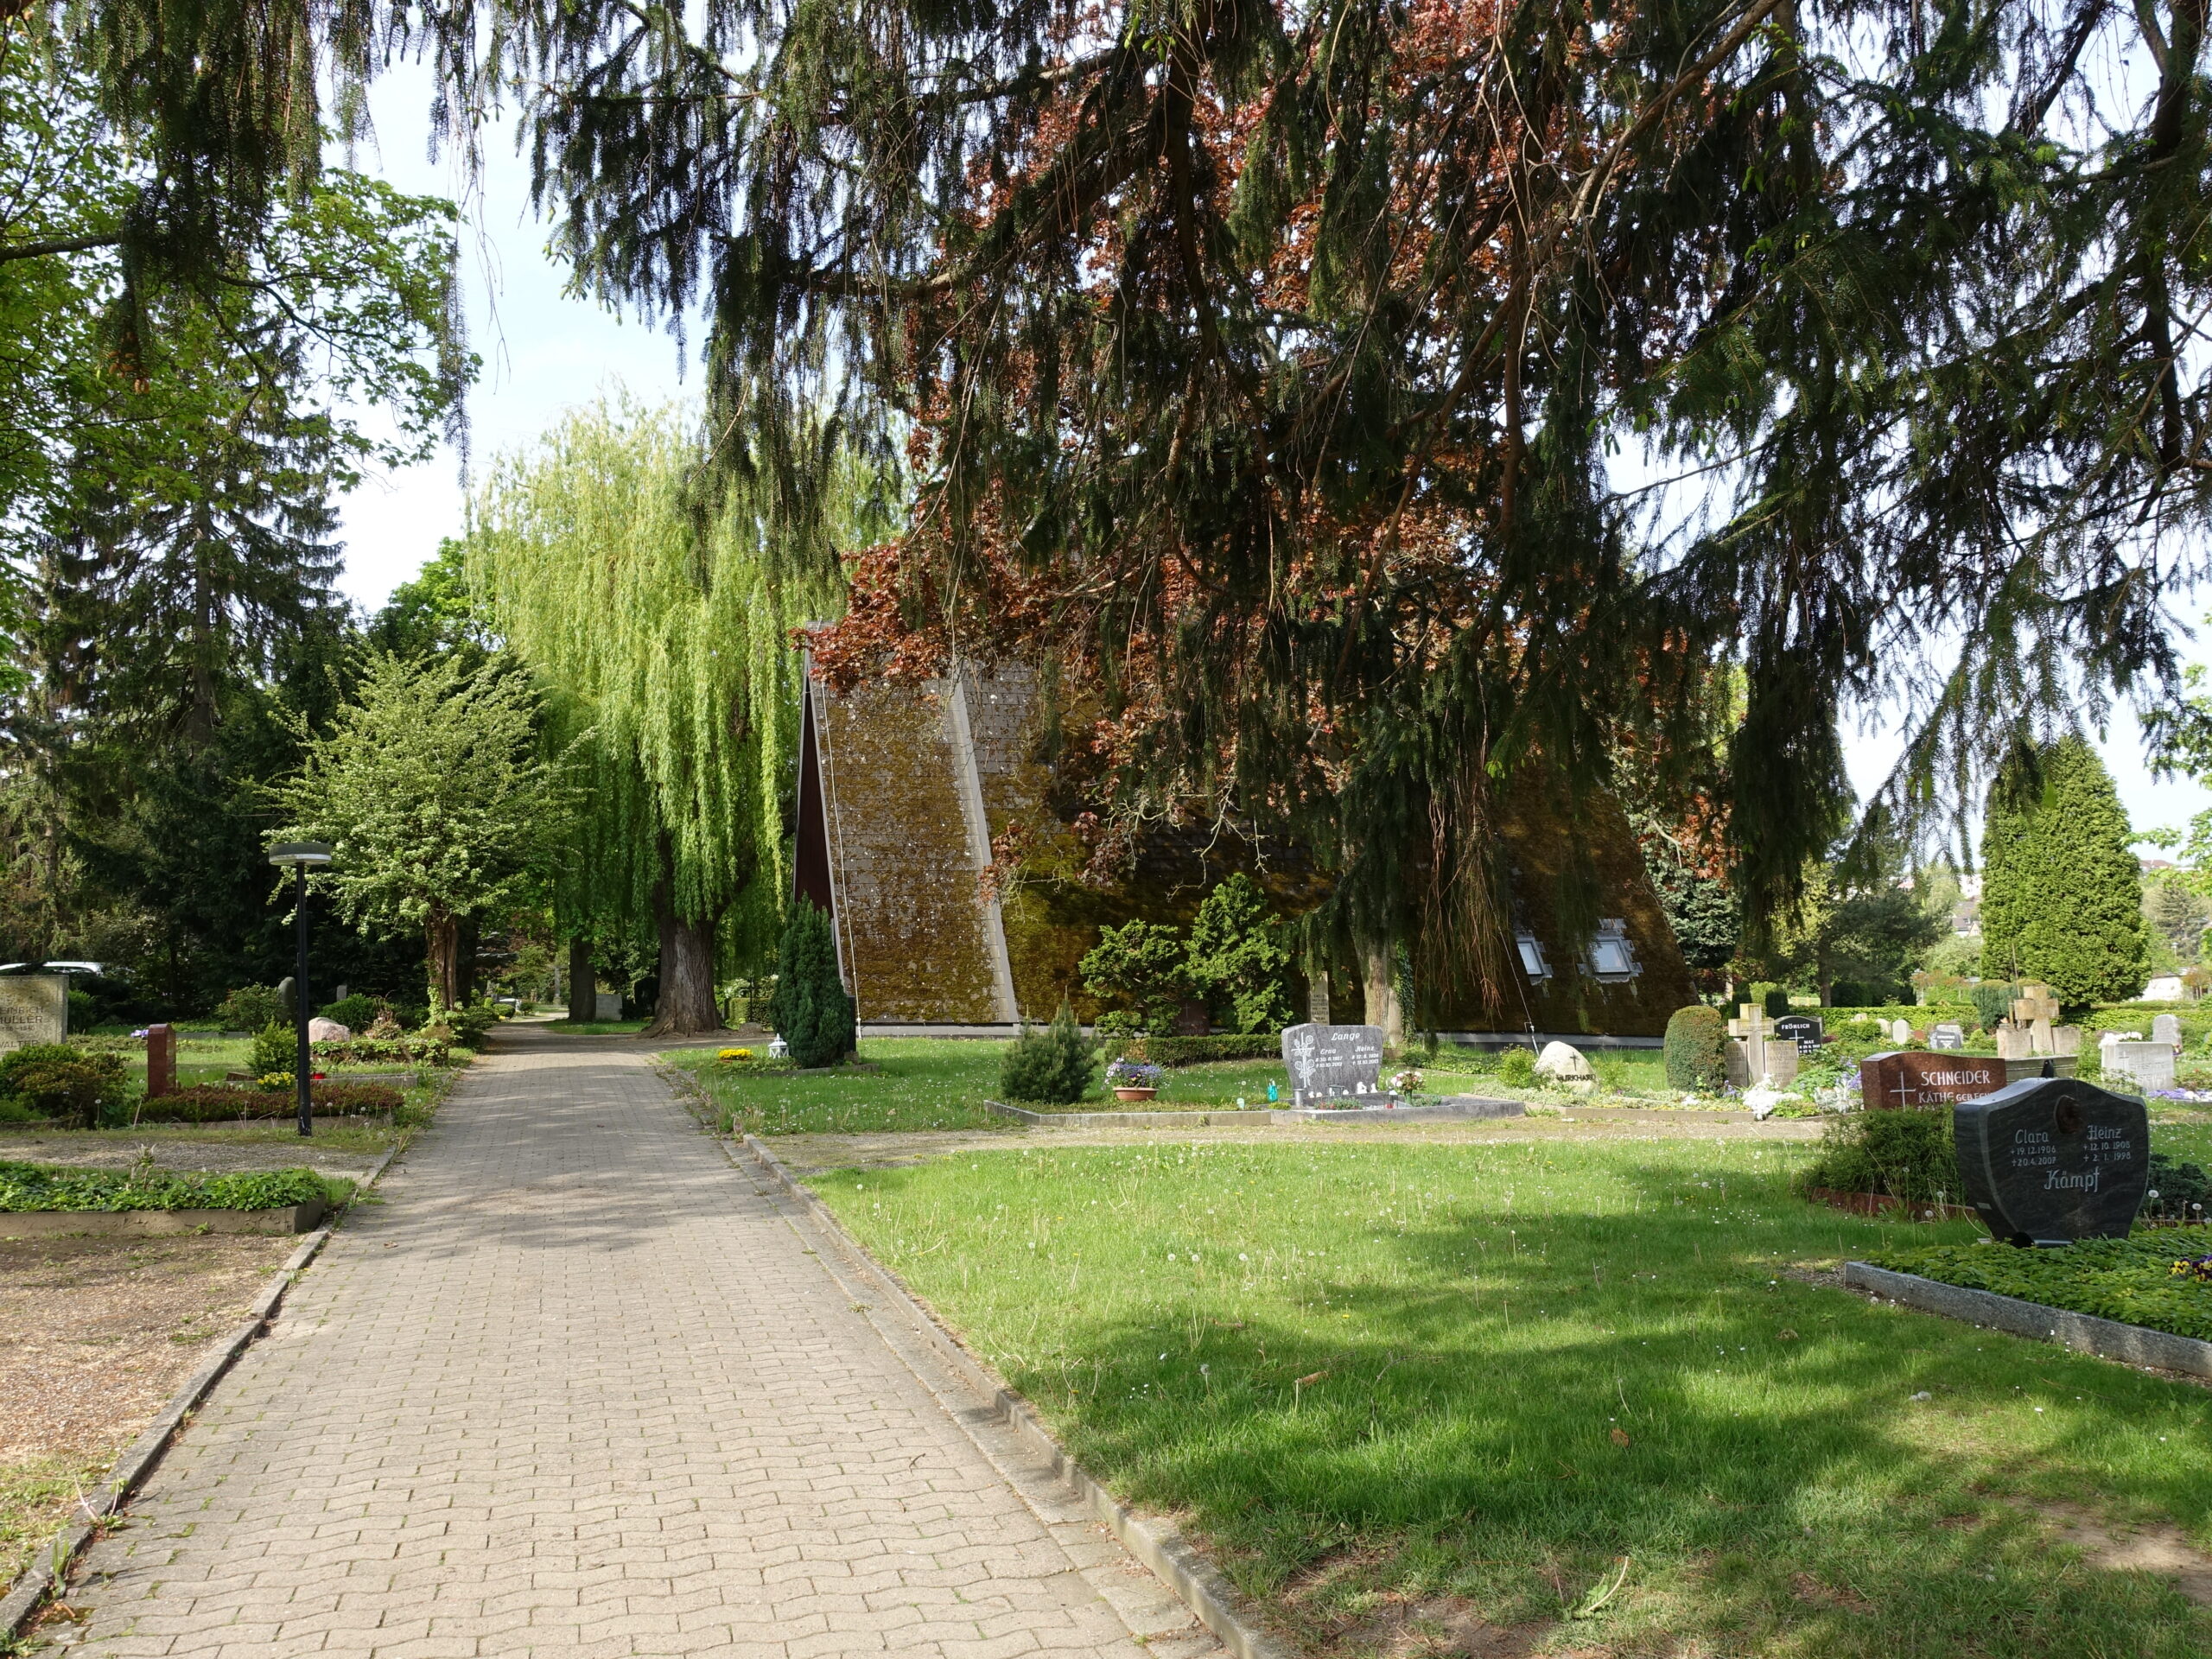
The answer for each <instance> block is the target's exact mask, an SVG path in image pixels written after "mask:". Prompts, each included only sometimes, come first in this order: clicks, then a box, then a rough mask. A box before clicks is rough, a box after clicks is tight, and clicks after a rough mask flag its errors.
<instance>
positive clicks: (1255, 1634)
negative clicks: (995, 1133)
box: [743, 1113, 1296, 1659]
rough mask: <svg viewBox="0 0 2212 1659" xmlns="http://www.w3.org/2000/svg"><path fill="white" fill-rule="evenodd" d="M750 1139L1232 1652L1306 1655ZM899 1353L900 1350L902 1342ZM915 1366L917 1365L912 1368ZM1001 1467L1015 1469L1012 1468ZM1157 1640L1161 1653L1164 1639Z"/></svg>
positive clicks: (1005, 1417)
mask: <svg viewBox="0 0 2212 1659" xmlns="http://www.w3.org/2000/svg"><path fill="white" fill-rule="evenodd" d="M1085 1116H1102V1117H1122V1116H1144V1117H1146V1118H1151V1117H1153V1116H1157V1115H1156V1114H1153V1113H1144V1114H1141V1115H1140V1114H1134V1113H1098V1114H1086V1115H1085ZM1236 1116H1240V1117H1249V1116H1252V1114H1249V1113H1239V1114H1236ZM743 1145H744V1147H745V1150H746V1151H747V1153H748V1154H751V1156H752V1158H753V1160H754V1161H755V1162H756V1163H757V1164H758V1165H759V1166H760V1168H761V1170H762V1171H764V1172H765V1173H766V1174H767V1175H768V1176H769V1178H770V1179H772V1180H773V1181H774V1182H775V1183H776V1184H777V1185H779V1186H780V1187H781V1188H782V1189H783V1190H784V1191H785V1192H786V1193H788V1194H789V1195H790V1196H791V1198H792V1200H793V1201H794V1202H796V1203H797V1204H798V1205H799V1206H800V1207H801V1209H802V1210H803V1211H804V1212H805V1214H806V1216H807V1217H808V1218H809V1219H810V1221H812V1222H813V1223H814V1224H815V1226H816V1228H817V1230H819V1231H820V1232H821V1234H822V1235H823V1236H824V1237H825V1238H826V1239H828V1240H829V1242H830V1243H832V1244H834V1245H835V1246H836V1249H837V1250H838V1252H839V1254H840V1255H842V1256H843V1257H844V1258H845V1259H846V1261H847V1262H848V1264H849V1266H850V1267H851V1268H853V1269H854V1270H855V1272H856V1273H858V1274H861V1276H862V1277H864V1278H865V1279H866V1280H867V1281H868V1283H869V1284H870V1286H871V1287H872V1291H873V1294H877V1295H880V1296H882V1297H885V1298H887V1299H888V1300H891V1301H892V1302H893V1304H895V1305H896V1306H899V1308H900V1309H901V1311H903V1312H904V1313H906V1315H907V1316H908V1318H909V1319H910V1320H911V1321H912V1324H913V1325H914V1327H915V1329H916V1330H917V1331H918V1332H919V1333H920V1334H921V1335H922V1336H923V1337H924V1338H926V1339H927V1341H928V1342H929V1344H930V1346H931V1350H932V1351H933V1352H934V1353H935V1354H936V1356H937V1357H938V1358H939V1359H940V1360H942V1361H943V1362H944V1363H945V1364H946V1365H947V1366H948V1367H949V1368H950V1370H952V1372H953V1373H954V1375H955V1376H957V1377H959V1378H960V1380H961V1381H962V1382H963V1383H966V1384H967V1386H968V1387H969V1388H970V1389H973V1390H974V1391H975V1392H976V1394H977V1395H981V1396H982V1398H984V1399H986V1400H988V1401H989V1402H991V1406H990V1414H991V1415H992V1416H993V1417H994V1418H995V1420H996V1421H998V1422H1000V1423H1001V1424H1003V1425H1004V1426H1006V1427H1008V1428H1010V1429H1012V1430H1013V1431H1014V1433H1016V1434H1017V1435H1018V1437H1019V1438H1020V1440H1021V1441H1022V1442H1023V1443H1024V1445H1025V1446H1027V1449H1028V1450H1029V1451H1030V1452H1031V1454H1032V1455H1033V1456H1034V1457H1035V1458H1037V1459H1038V1460H1039V1462H1040V1463H1041V1464H1043V1465H1045V1466H1046V1468H1048V1469H1049V1470H1050V1471H1052V1475H1053V1476H1054V1477H1055V1478H1058V1480H1060V1481H1061V1482H1063V1483H1064V1484H1065V1485H1066V1486H1067V1487H1068V1488H1069V1489H1070V1490H1071V1491H1072V1492H1073V1493H1074V1495H1075V1497H1076V1498H1077V1501H1078V1502H1079V1503H1081V1504H1082V1505H1083V1507H1084V1509H1085V1510H1088V1511H1089V1512H1090V1515H1091V1516H1094V1517H1095V1518H1096V1520H1097V1521H1098V1522H1101V1523H1103V1525H1104V1526H1105V1528H1106V1529H1107V1530H1108V1531H1109V1532H1110V1533H1112V1534H1113V1535H1114V1536H1115V1537H1116V1539H1117V1540H1119V1541H1120V1542H1121V1544H1122V1548H1124V1549H1126V1550H1127V1551H1128V1553H1129V1554H1131V1555H1133V1556H1135V1558H1136V1559H1137V1560H1139V1561H1141V1562H1142V1563H1143V1564H1144V1565H1145V1566H1146V1567H1149V1568H1150V1569H1151V1570H1152V1572H1153V1573H1154V1574H1155V1575H1156V1576H1157V1577H1158V1578H1159V1579H1160V1580H1161V1581H1162V1582H1163V1583H1165V1584H1166V1586H1169V1587H1170V1588H1171V1589H1173V1591H1174V1592H1175V1593H1176V1595H1177V1596H1179V1598H1180V1599H1182V1601H1183V1603H1184V1605H1185V1606H1187V1607H1188V1608H1189V1609H1190V1611H1192V1613H1194V1614H1196V1615H1197V1616H1198V1621H1199V1623H1201V1624H1204V1625H1205V1628H1206V1629H1207V1630H1211V1631H1212V1632H1213V1634H1214V1636H1215V1637H1217V1638H1218V1639H1219V1641H1220V1643H1221V1645H1222V1646H1223V1647H1224V1649H1227V1650H1228V1651H1229V1652H1230V1653H1231V1654H1232V1655H1234V1656H1236V1659H1296V1650H1295V1649H1294V1648H1292V1647H1291V1646H1290V1645H1289V1644H1288V1643H1284V1642H1282V1641H1281V1640H1279V1639H1277V1638H1276V1637H1272V1636H1269V1635H1268V1634H1267V1632H1265V1631H1264V1630H1261V1629H1259V1628H1258V1626H1257V1625H1256V1624H1255V1623H1253V1622H1252V1621H1251V1620H1250V1619H1249V1618H1247V1617H1246V1616H1245V1614H1244V1612H1243V1597H1242V1596H1241V1595H1239V1594H1238V1593H1237V1592H1236V1589H1235V1588H1234V1587H1233V1586H1230V1583H1229V1581H1228V1580H1226V1579H1224V1577H1223V1576H1222V1575H1221V1574H1220V1573H1218V1572H1217V1571H1216V1570H1215V1568H1214V1567H1213V1566H1212V1565H1211V1563H1210V1562H1208V1561H1207V1560H1205V1557H1204V1556H1203V1555H1201V1554H1199V1553H1198V1551H1197V1550H1196V1549H1194V1548H1192V1546H1191V1544H1190V1543H1189V1542H1188V1541H1186V1540H1185V1538H1184V1537H1183V1536H1182V1535H1181V1533H1180V1531H1179V1529H1177V1528H1176V1527H1175V1526H1174V1525H1173V1523H1172V1522H1166V1521H1163V1520H1160V1519H1159V1518H1157V1517H1154V1516H1141V1515H1139V1514H1138V1513H1137V1512H1136V1511H1135V1510H1132V1509H1130V1508H1129V1507H1128V1505H1127V1504H1125V1503H1122V1502H1121V1500H1120V1499H1118V1498H1116V1497H1114V1496H1113V1494H1112V1493H1110V1492H1109V1491H1107V1490H1106V1489H1105V1487H1104V1486H1103V1485H1101V1484H1099V1482H1098V1481H1097V1480H1096V1478H1094V1477H1093V1476H1092V1475H1091V1474H1090V1471H1088V1470H1086V1469H1084V1466H1083V1465H1081V1464H1079V1463H1077V1461H1076V1460H1075V1459H1074V1458H1072V1457H1071V1456H1070V1455H1069V1453H1068V1452H1067V1449H1066V1448H1065V1446H1062V1445H1061V1444H1060V1443H1059V1441H1058V1439H1057V1438H1056V1437H1055V1436H1054V1435H1053V1433H1052V1431H1051V1430H1050V1429H1049V1428H1047V1427H1046V1425H1045V1422H1044V1420H1043V1419H1042V1418H1040V1417H1039V1415H1038V1414H1037V1412H1036V1409H1035V1408H1033V1407H1032V1406H1031V1405H1030V1403H1029V1402H1027V1400H1025V1399H1024V1398H1022V1396H1021V1395H1019V1394H1017V1393H1016V1392H1015V1391H1014V1389H1011V1388H1009V1387H1008V1386H1007V1384H1006V1383H1003V1382H1002V1381H1001V1380H1000V1379H999V1377H998V1376H996V1375H995V1373H994V1372H993V1371H992V1370H991V1369H990V1368H989V1367H988V1365H986V1364H985V1363H983V1362H982V1360H980V1359H978V1358H977V1357H976V1356H975V1355H974V1354H973V1353H971V1352H970V1351H969V1350H968V1348H967V1346H966V1344H963V1343H962V1342H961V1340H960V1339H959V1338H957V1337H956V1336H954V1335H953V1333H952V1332H950V1331H949V1330H947V1329H946V1328H945V1326H944V1323H943V1322H942V1321H941V1320H939V1319H938V1317H937V1315H936V1314H935V1313H932V1312H931V1309H930V1307H929V1306H928V1304H927V1303H925V1302H924V1301H923V1300H921V1299H920V1298H919V1297H918V1296H916V1295H915V1294H913V1293H912V1291H910V1290H909V1289H907V1287H906V1284H905V1283H904V1281H901V1280H900V1279H899V1276H898V1275H897V1274H894V1273H893V1272H892V1271H891V1270H890V1269H889V1268H886V1267H884V1266H883V1264H882V1263H881V1262H878V1261H876V1260H875V1258H874V1256H872V1255H869V1254H868V1252H867V1251H866V1250H865V1249H862V1248H861V1245H860V1243H859V1242H858V1241H857V1240H855V1238H854V1237H853V1236H852V1235H851V1234H850V1233H849V1232H847V1231H846V1230H845V1228H844V1224H842V1222H840V1221H839V1220H838V1219H837V1217H836V1215H835V1214H833V1213H832V1212H831V1211H830V1210H829V1207H828V1206H827V1205H824V1204H823V1202H822V1201H821V1199H819V1198H816V1197H815V1195H814V1194H813V1193H812V1192H810V1191H809V1190H808V1189H807V1188H806V1187H805V1186H804V1185H802V1184H801V1183H800V1182H799V1181H798V1180H797V1179H794V1178H793V1176H792V1175H791V1172H790V1171H789V1170H788V1169H786V1168H785V1166H784V1163H783V1160H781V1159H779V1158H778V1157H777V1156H776V1154H774V1153H772V1152H771V1151H769V1150H768V1148H767V1147H766V1145H765V1144H764V1143H763V1142H762V1141H760V1139H759V1138H758V1137H757V1136H754V1135H746V1136H745V1137H744V1141H743ZM893 1351H896V1348H895V1346H894V1350H893ZM902 1357H903V1356H902ZM909 1369H912V1366H911V1364H910V1367H909ZM916 1375H917V1376H918V1377H919V1378H920V1380H921V1383H922V1384H923V1386H924V1387H925V1388H928V1389H931V1392H932V1393H936V1394H939V1399H940V1402H942V1403H943V1404H944V1406H945V1407H946V1408H947V1410H948V1411H949V1412H950V1414H951V1415H952V1417H953V1419H954V1421H957V1422H958V1423H959V1424H960V1425H961V1427H963V1429H966V1430H967V1431H968V1432H969V1438H970V1439H972V1440H976V1445H977V1447H978V1449H979V1450H981V1451H982V1452H983V1454H984V1456H985V1457H987V1458H989V1459H991V1461H992V1462H993V1463H995V1464H997V1463H999V1462H1000V1459H998V1458H997V1457H995V1456H994V1455H993V1453H992V1452H991V1450H990V1448H989V1447H988V1446H986V1445H984V1443H983V1442H982V1440H980V1439H979V1438H977V1437H976V1434H975V1432H974V1426H973V1425H972V1424H971V1423H970V1422H969V1419H968V1416H967V1414H966V1413H965V1412H964V1411H963V1409H961V1408H959V1407H958V1405H957V1402H953V1401H950V1400H945V1399H944V1396H943V1395H942V1394H941V1393H939V1391H938V1389H937V1388H936V1387H935V1385H934V1384H933V1383H931V1379H930V1378H929V1377H928V1376H923V1375H922V1374H921V1373H920V1372H919V1371H917V1372H916ZM1001 1472H1002V1473H1006V1472H1008V1471H1005V1470H1004V1468H1003V1465H1001ZM1009 1478H1011V1477H1010V1476H1009ZM1013 1484H1014V1490H1015V1491H1017V1492H1021V1493H1022V1496H1023V1497H1025V1499H1028V1500H1029V1501H1030V1502H1031V1503H1032V1504H1033V1505H1034V1502H1035V1500H1034V1499H1033V1498H1031V1497H1030V1494H1029V1493H1027V1492H1026V1491H1023V1489H1022V1486H1021V1484H1020V1483H1019V1482H1014V1483H1013ZM1154 1647H1155V1649H1157V1647H1158V1643H1157V1641H1156V1640H1155V1642H1154Z"/></svg>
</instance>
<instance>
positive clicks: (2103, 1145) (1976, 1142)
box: [1951, 1077, 2151, 1244]
mask: <svg viewBox="0 0 2212 1659" xmlns="http://www.w3.org/2000/svg"><path fill="white" fill-rule="evenodd" d="M1951 1133H1952V1135H1953V1137H1954V1139H1955V1141H1956V1144H1957V1147H1958V1153H1959V1172H1960V1174H1961V1177H1962V1178H1963V1179H1964V1180H1965V1182H1966V1190H1967V1203H1969V1204H1971V1205H1973V1206H1974V1209H1975V1210H1976V1211H1978V1212H1979V1213H1980V1217H1981V1218H1982V1221H1983V1222H1984V1223H1985V1224H1986V1225H1987V1226H1988V1228H1989V1230H1990V1231H1991V1232H1992V1233H1993V1234H1994V1235H1995V1236H1997V1237H1999V1238H2000V1239H2003V1240H2005V1242H2007V1243H2013V1244H2070V1243H2073V1242H2074V1241H2075V1239H2077V1238H2125V1237H2126V1236H2127V1230H2128V1228H2129V1227H2130V1226H2132V1225H2133V1224H2134V1221H2135V1212H2136V1211H2137V1210H2138V1209H2139V1208H2140V1207H2141V1205H2142V1203H2143V1194H2144V1192H2145V1190H2146V1189H2147V1188H2148V1187H2149V1185H2150V1182H2151V1124H2150V1115H2149V1113H2148V1112H2147V1111H2146V1110H2145V1109H2144V1105H2143V1103H2142V1102H2141V1101H2139V1100H2137V1099H2135V1098H2133V1096H2127V1095H2115V1094H2113V1092H2112V1091H2111V1090H2107V1089H2100V1088H2098V1087H2097V1086H2096V1085H2095V1084H2088V1083H2084V1082H2082V1080H2081V1079H2079V1078H2078V1077H2031V1078H2030V1079H2028V1080H2027V1081H2026V1082H2024V1083H2016V1084H2012V1085H2011V1086H2010V1087H2008V1088H2004V1089H2000V1090H1998V1091H1997V1092H1996V1093H1995V1094H1993V1095H1984V1096H1981V1097H1980V1099H1978V1100H1962V1101H1961V1102H1960V1103H1958V1104H1957V1105H1955V1106H1954V1107H1953V1108H1952V1109H1951Z"/></svg>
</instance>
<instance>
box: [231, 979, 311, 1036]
mask: <svg viewBox="0 0 2212 1659" xmlns="http://www.w3.org/2000/svg"><path fill="white" fill-rule="evenodd" d="M291 1017H292V1011H291V1010H290V1009H289V1008H288V1007H285V1006H284V999H283V997H281V996H279V995H277V988H276V987H275V986H274V985H241V986H239V987H238V989H236V990H235V991H232V993H231V994H230V995H228V996H226V997H225V998H224V999H223V1001H222V1002H221V1004H220V1006H219V1007H217V1008H216V1010H215V1018H216V1019H217V1020H219V1021H221V1022H222V1027H223V1029H224V1030H225V1031H259V1030H260V1029H261V1028H262V1027H264V1026H269V1025H277V1024H282V1023H283V1021H285V1020H289V1019H290V1018H291Z"/></svg>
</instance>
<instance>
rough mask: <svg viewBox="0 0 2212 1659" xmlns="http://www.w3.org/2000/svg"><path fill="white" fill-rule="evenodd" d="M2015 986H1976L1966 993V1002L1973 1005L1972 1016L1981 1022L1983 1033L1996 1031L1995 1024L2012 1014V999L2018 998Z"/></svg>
mask: <svg viewBox="0 0 2212 1659" xmlns="http://www.w3.org/2000/svg"><path fill="white" fill-rule="evenodd" d="M2018 995H2019V988H2018V986H2016V985H1993V984H1982V985H1976V986H1974V988H1972V989H1971V990H1969V991H1967V1000H1968V1001H1971V1002H1973V1004H1974V1018H1975V1019H1977V1020H1980V1021H1981V1028H1982V1029H1983V1030H1984V1031H1994V1030H1996V1029H1997V1022H1998V1021H1999V1020H2002V1019H2005V1017H2006V1016H2008V1015H2009V1014H2011V1013H2012V1002H2013V999H2014V998H2016V997H2017V996H2018Z"/></svg>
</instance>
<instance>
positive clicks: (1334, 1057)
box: [1282, 1025, 1383, 1106]
mask: <svg viewBox="0 0 2212 1659" xmlns="http://www.w3.org/2000/svg"><path fill="white" fill-rule="evenodd" d="M1282 1065H1283V1070H1284V1071H1287V1072H1288V1073H1290V1103H1291V1104H1292V1105H1294V1106H1314V1105H1319V1104H1320V1103H1323V1102H1325V1101H1331V1100H1349V1101H1354V1102H1357V1103H1359V1104H1361V1105H1371V1104H1373V1103H1375V1102H1376V1101H1377V1100H1379V1099H1380V1098H1382V1096H1383V1027H1380V1026H1314V1025H1305V1026H1290V1027H1285V1028H1284V1031H1283V1033H1282Z"/></svg>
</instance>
